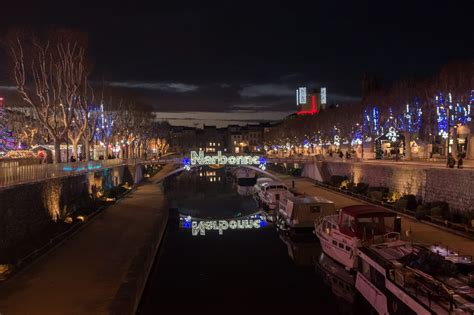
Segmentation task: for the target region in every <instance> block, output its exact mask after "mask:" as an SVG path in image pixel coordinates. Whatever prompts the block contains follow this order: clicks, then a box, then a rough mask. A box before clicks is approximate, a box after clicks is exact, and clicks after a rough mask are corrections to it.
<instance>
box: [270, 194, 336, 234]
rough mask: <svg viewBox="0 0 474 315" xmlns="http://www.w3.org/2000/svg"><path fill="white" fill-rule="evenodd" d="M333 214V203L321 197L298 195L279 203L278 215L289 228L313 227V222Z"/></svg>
mask: <svg viewBox="0 0 474 315" xmlns="http://www.w3.org/2000/svg"><path fill="white" fill-rule="evenodd" d="M335 213H336V208H335V206H334V202H332V201H330V200H328V199H325V198H322V197H316V196H307V195H299V196H292V197H288V198H286V199H283V200H281V201H280V208H279V215H281V216H282V218H283V220H284V223H285V224H286V225H287V226H289V227H290V228H305V227H313V225H314V221H315V220H317V219H319V218H321V217H325V216H328V215H331V214H335Z"/></svg>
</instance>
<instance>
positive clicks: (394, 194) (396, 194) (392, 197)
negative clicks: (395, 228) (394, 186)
mask: <svg viewBox="0 0 474 315" xmlns="http://www.w3.org/2000/svg"><path fill="white" fill-rule="evenodd" d="M401 197H402V195H401V194H400V193H399V192H398V191H393V192H391V193H389V194H388V196H387V202H388V203H396V202H397V201H398V200H399V199H400V198H401Z"/></svg>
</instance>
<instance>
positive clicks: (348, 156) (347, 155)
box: [346, 150, 351, 160]
mask: <svg viewBox="0 0 474 315" xmlns="http://www.w3.org/2000/svg"><path fill="white" fill-rule="evenodd" d="M350 159H351V154H350V153H349V150H347V151H346V160H350Z"/></svg>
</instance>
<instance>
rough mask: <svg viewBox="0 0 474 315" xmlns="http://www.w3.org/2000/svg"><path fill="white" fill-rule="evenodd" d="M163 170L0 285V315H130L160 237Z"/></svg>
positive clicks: (163, 221) (164, 218) (164, 211)
mask: <svg viewBox="0 0 474 315" xmlns="http://www.w3.org/2000/svg"><path fill="white" fill-rule="evenodd" d="M172 169H173V166H171V165H170V166H165V167H164V168H163V169H162V170H161V171H160V172H158V174H157V175H155V176H154V177H153V178H149V179H148V180H146V181H145V182H144V183H142V184H141V185H139V186H138V188H137V189H136V191H134V192H132V193H130V194H128V195H127V196H126V197H125V198H124V199H122V200H120V201H118V202H117V203H116V204H114V205H111V206H110V207H108V208H107V209H105V210H104V211H103V212H102V213H100V214H98V215H97V216H96V217H94V218H93V219H92V220H91V221H90V222H88V223H87V225H86V226H84V227H83V228H82V229H81V230H79V231H78V232H76V233H74V234H73V235H72V236H71V237H70V238H69V239H67V240H65V241H64V242H63V243H62V244H60V245H59V246H58V247H57V248H55V249H53V250H52V251H51V252H49V253H48V254H47V255H45V256H44V257H41V258H39V259H38V260H37V261H36V262H34V263H33V264H32V265H30V266H29V267H27V268H26V269H24V270H22V271H20V272H19V273H18V274H16V275H14V276H13V277H12V278H10V279H8V280H7V281H5V283H0V314H2V315H14V314H30V315H33V314H50V315H53V314H110V313H112V314H131V313H133V312H134V308H135V307H136V305H137V304H138V301H137V300H135V299H138V298H139V296H140V295H141V290H143V286H144V284H145V280H146V276H147V271H148V270H149V268H150V267H151V262H152V258H153V257H154V256H155V254H156V251H157V249H158V246H159V243H160V241H161V238H162V236H163V232H164V230H165V227H166V223H167V219H168V211H167V208H166V204H165V198H164V195H163V191H162V188H161V185H158V184H154V183H153V182H155V181H157V180H158V179H159V178H161V177H163V176H164V175H166V174H167V173H168V172H169V171H171V170H172Z"/></svg>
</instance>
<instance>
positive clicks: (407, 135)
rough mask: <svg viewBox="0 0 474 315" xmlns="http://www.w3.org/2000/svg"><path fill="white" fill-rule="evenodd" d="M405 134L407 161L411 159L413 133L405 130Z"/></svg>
mask: <svg viewBox="0 0 474 315" xmlns="http://www.w3.org/2000/svg"><path fill="white" fill-rule="evenodd" d="M403 136H404V137H405V158H406V160H407V161H411V144H410V143H411V134H410V132H408V131H404V132H403Z"/></svg>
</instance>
